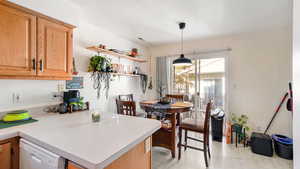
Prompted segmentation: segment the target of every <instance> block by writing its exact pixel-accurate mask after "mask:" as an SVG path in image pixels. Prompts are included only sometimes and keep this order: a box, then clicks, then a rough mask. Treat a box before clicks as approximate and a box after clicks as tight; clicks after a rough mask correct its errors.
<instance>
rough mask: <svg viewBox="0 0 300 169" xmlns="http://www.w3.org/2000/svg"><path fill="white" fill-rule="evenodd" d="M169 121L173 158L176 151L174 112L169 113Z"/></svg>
mask: <svg viewBox="0 0 300 169" xmlns="http://www.w3.org/2000/svg"><path fill="white" fill-rule="evenodd" d="M171 123H172V144H171V152H172V158H175V153H176V135H177V133H176V114H172V115H171Z"/></svg>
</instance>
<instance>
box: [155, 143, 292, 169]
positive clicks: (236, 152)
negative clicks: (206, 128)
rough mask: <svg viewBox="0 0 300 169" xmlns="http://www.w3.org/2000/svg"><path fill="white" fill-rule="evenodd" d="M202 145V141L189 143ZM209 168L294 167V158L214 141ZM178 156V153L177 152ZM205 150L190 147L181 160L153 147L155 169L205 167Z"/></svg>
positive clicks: (269, 168) (283, 168)
mask: <svg viewBox="0 0 300 169" xmlns="http://www.w3.org/2000/svg"><path fill="white" fill-rule="evenodd" d="M189 144H193V145H198V146H200V143H192V142H191V143H189ZM211 149H212V150H211V151H212V152H211V155H212V157H211V160H210V165H209V169H292V168H293V162H292V160H285V159H282V158H279V157H277V156H276V155H275V156H273V157H265V156H261V155H257V154H254V153H252V152H251V150H250V149H249V148H244V147H243V146H239V147H238V148H236V147H235V146H234V145H227V144H225V143H219V142H213V143H212V145H211ZM176 156H177V154H176ZM205 168H206V167H205V162H204V157H203V152H200V151H195V150H191V149H188V150H187V151H185V152H184V151H183V153H182V158H181V160H180V161H178V160H177V158H176V159H172V158H171V154H170V152H169V151H168V150H166V149H163V148H159V147H154V148H153V169H205Z"/></svg>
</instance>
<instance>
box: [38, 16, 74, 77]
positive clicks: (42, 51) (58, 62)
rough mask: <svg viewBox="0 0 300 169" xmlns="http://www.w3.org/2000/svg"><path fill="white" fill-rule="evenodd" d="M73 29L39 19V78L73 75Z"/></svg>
mask: <svg viewBox="0 0 300 169" xmlns="http://www.w3.org/2000/svg"><path fill="white" fill-rule="evenodd" d="M72 36H73V35H72V29H70V28H67V27H65V26H64V25H61V24H58V23H54V22H50V21H48V20H45V19H42V18H38V76H48V77H70V76H71V75H72V73H71V71H72V55H73V54H72V50H73V46H72V44H73V40H72Z"/></svg>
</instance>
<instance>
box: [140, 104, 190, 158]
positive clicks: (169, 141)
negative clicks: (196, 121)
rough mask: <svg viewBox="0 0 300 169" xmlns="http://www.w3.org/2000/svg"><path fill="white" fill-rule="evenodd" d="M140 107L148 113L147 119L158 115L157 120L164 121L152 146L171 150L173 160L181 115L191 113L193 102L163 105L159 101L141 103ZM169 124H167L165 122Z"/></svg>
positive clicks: (153, 138)
mask: <svg viewBox="0 0 300 169" xmlns="http://www.w3.org/2000/svg"><path fill="white" fill-rule="evenodd" d="M140 107H141V109H143V110H144V111H145V112H146V113H147V118H153V115H154V114H155V115H157V114H158V116H157V117H154V118H156V119H157V120H161V121H162V127H161V128H160V129H159V130H158V131H156V132H155V133H154V134H153V136H152V146H154V147H155V146H159V147H164V148H166V149H169V150H170V151H171V154H172V158H175V154H176V136H177V128H178V126H179V125H180V122H181V114H184V113H189V112H190V111H191V110H192V108H193V104H192V103H191V102H172V103H161V102H159V101H158V100H147V101H141V102H140ZM166 121H167V122H168V123H165V122H166Z"/></svg>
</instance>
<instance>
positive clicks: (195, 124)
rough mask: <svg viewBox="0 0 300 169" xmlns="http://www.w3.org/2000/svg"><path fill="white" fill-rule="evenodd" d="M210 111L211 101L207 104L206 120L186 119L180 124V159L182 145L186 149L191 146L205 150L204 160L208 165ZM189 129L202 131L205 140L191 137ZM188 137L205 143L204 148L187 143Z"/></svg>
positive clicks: (197, 131) (179, 156)
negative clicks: (183, 133) (183, 132)
mask: <svg viewBox="0 0 300 169" xmlns="http://www.w3.org/2000/svg"><path fill="white" fill-rule="evenodd" d="M210 111H211V103H210V102H209V103H208V104H207V106H206V111H205V117H204V121H203V120H197V119H196V120H195V119H185V120H183V121H182V123H181V124H180V126H179V135H178V137H179V143H178V160H180V158H181V147H182V146H184V149H185V150H186V149H187V148H191V149H194V150H199V151H203V152H204V160H205V165H206V167H208V159H207V154H208V156H209V158H210V148H209V122H210V119H209V118H210ZM182 130H185V135H184V144H182V142H181V140H182ZM188 131H192V132H196V133H200V134H202V135H203V140H200V139H197V138H193V137H189V136H188ZM188 139H190V140H193V141H198V142H201V143H203V148H197V147H193V146H189V145H188V144H187V141H188Z"/></svg>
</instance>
